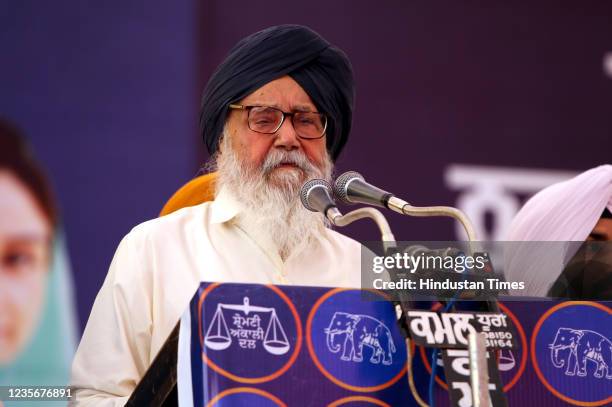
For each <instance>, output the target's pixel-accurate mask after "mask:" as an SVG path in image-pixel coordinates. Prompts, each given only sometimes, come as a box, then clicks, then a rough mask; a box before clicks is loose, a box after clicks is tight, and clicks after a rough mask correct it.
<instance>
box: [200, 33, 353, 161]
mask: <svg viewBox="0 0 612 407" xmlns="http://www.w3.org/2000/svg"><path fill="white" fill-rule="evenodd" d="M285 75H289V76H290V77H291V78H293V79H294V80H295V81H296V82H297V83H298V84H299V85H300V86H301V87H302V88H303V89H304V90H305V91H306V93H307V94H308V95H309V96H310V98H311V99H312V101H313V103H314V104H315V106H316V107H317V109H318V110H319V111H320V112H323V113H325V114H326V115H327V117H328V125H327V131H326V134H327V150H328V151H329V153H330V155H331V156H332V158H333V159H334V160H335V159H336V158H337V157H338V155H339V154H340V151H341V150H342V148H343V147H344V144H345V143H346V141H347V139H348V135H349V132H350V130H351V121H352V115H353V99H354V94H355V89H354V84H353V70H352V68H351V64H350V62H349V60H348V58H347V56H346V55H345V54H344V52H342V51H341V50H340V49H338V48H336V47H334V46H332V45H330V44H329V43H328V42H327V41H325V40H324V39H323V38H322V37H321V36H320V35H319V34H317V33H315V32H314V31H312V30H310V29H309V28H306V27H303V26H299V25H280V26H275V27H270V28H267V29H265V30H263V31H259V32H257V33H255V34H252V35H250V36H248V37H246V38H244V39H243V40H241V41H240V42H238V44H236V46H234V48H233V49H232V50H231V51H230V53H229V55H228V56H227V58H226V59H225V60H224V61H223V62H222V63H221V65H219V67H218V68H217V70H216V71H215V72H214V73H213V75H212V76H211V78H210V80H209V81H208V84H207V85H206V88H205V89H204V94H203V96H202V105H201V110H200V130H201V132H202V137H203V138H204V142H205V143H206V147H207V148H208V152H209V153H210V154H211V155H212V154H214V153H215V151H217V148H218V146H219V139H220V138H221V135H222V132H223V126H224V125H225V119H226V117H227V114H228V105H229V104H231V103H236V102H237V101H239V100H241V99H243V98H245V97H246V96H248V95H249V94H251V93H253V92H254V91H255V90H257V89H259V88H260V87H262V86H263V85H265V84H266V83H268V82H270V81H273V80H275V79H278V78H280V77H282V76H285Z"/></svg>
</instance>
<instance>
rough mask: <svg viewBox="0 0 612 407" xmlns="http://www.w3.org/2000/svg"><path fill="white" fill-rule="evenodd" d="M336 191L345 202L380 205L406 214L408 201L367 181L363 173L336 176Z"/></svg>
mask: <svg viewBox="0 0 612 407" xmlns="http://www.w3.org/2000/svg"><path fill="white" fill-rule="evenodd" d="M334 193H335V194H336V196H337V197H338V198H339V199H340V200H341V201H342V202H344V203H347V204H357V203H361V204H366V205H374V206H380V207H383V208H388V209H391V210H392V211H395V212H399V213H401V214H404V206H406V205H409V204H408V202H406V201H404V200H402V199H399V198H397V197H395V196H394V195H393V194H392V193H390V192H387V191H385V190H382V189H380V188H378V187H375V186H374V185H372V184H370V183H368V182H366V180H365V178H363V175H361V174H360V173H358V172H356V171H348V172H345V173H344V174H342V175H340V176H339V177H338V178H336V182H335V183H334Z"/></svg>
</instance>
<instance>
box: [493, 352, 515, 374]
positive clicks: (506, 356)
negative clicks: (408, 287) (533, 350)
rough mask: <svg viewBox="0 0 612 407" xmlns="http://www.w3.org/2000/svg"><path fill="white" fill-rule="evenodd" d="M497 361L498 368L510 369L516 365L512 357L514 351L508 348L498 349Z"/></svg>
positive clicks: (503, 370) (502, 369) (504, 370)
mask: <svg viewBox="0 0 612 407" xmlns="http://www.w3.org/2000/svg"><path fill="white" fill-rule="evenodd" d="M497 362H498V364H499V370H501V371H502V372H507V371H509V370H512V369H514V367H515V366H516V359H515V358H514V353H512V351H511V350H510V349H502V350H500V352H499V358H498V360H497Z"/></svg>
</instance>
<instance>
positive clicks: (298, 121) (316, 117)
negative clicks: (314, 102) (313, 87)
mask: <svg viewBox="0 0 612 407" xmlns="http://www.w3.org/2000/svg"><path fill="white" fill-rule="evenodd" d="M229 108H230V109H240V110H246V111H247V112H248V123H249V129H251V130H253V131H254V132H257V133H263V134H273V133H276V132H277V131H278V129H280V128H281V126H282V125H283V122H284V121H285V117H287V116H289V117H290V118H291V124H293V128H294V129H295V132H296V133H297V135H298V137H300V138H303V139H309V140H312V139H318V138H321V137H323V136H324V135H325V130H326V129H327V116H325V115H324V114H323V113H318V112H293V113H287V112H283V111H282V110H280V109H277V108H275V107H270V106H243V105H234V104H231V105H229Z"/></svg>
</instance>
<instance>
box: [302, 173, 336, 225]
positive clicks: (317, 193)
mask: <svg viewBox="0 0 612 407" xmlns="http://www.w3.org/2000/svg"><path fill="white" fill-rule="evenodd" d="M300 200H301V201H302V205H304V207H305V208H306V209H308V210H310V211H313V212H320V213H322V214H323V215H325V217H327V218H328V219H329V220H330V221H331V222H332V223H335V222H334V220H335V219H336V218H337V217H338V216H342V214H341V213H340V211H339V210H338V208H337V207H336V202H334V200H333V198H332V187H331V185H330V184H329V182H327V181H325V180H322V179H311V180H310V181H308V182H306V183H305V184H304V185H303V186H302V189H301V191H300Z"/></svg>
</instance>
